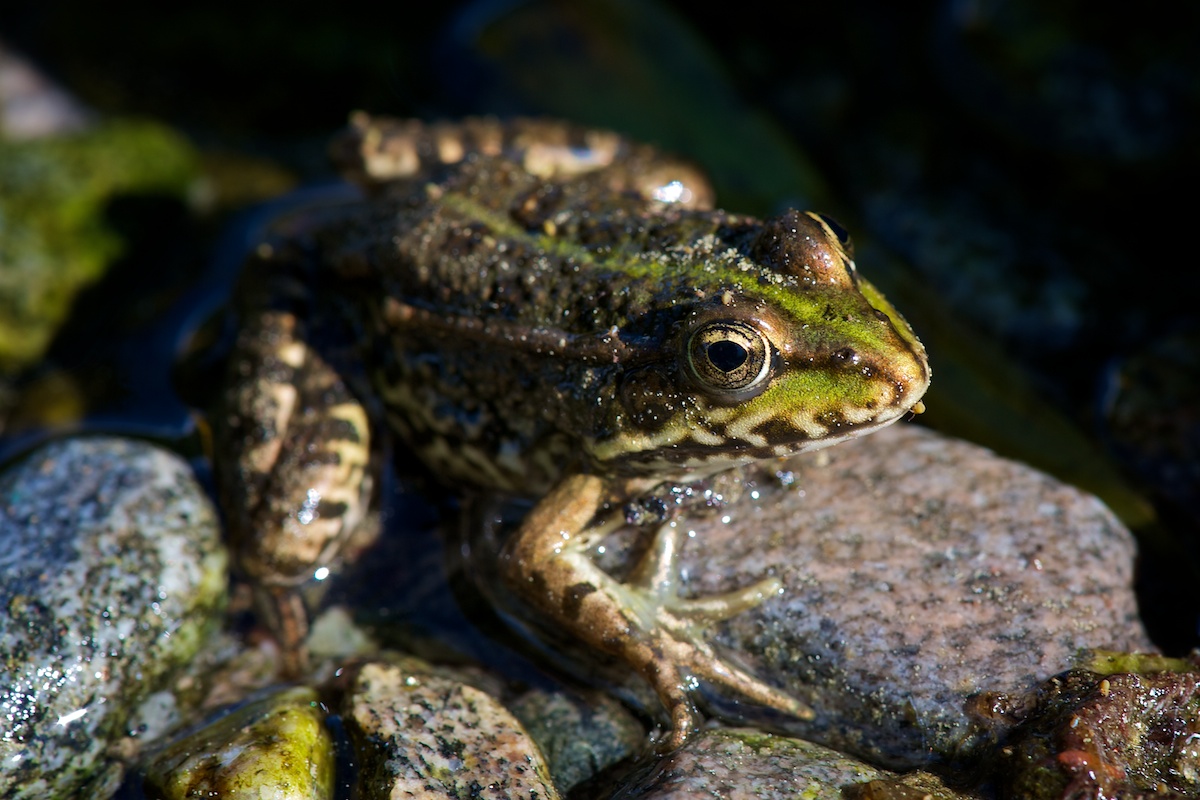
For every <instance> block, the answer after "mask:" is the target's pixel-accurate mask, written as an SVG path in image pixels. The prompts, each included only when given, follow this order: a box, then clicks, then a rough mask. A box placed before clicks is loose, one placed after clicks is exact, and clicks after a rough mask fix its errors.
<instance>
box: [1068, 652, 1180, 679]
mask: <svg viewBox="0 0 1200 800" xmlns="http://www.w3.org/2000/svg"><path fill="white" fill-rule="evenodd" d="M1078 666H1079V668H1080V669H1086V670H1089V671H1090V672H1096V673H1099V674H1101V675H1116V674H1118V673H1123V672H1132V673H1134V674H1138V675H1145V674H1147V673H1151V672H1195V671H1196V670H1197V665H1196V663H1195V662H1192V661H1189V660H1188V659H1185V658H1169V657H1167V656H1164V655H1160V654H1158V653H1121V652H1117V651H1113V650H1087V651H1085V652H1084V653H1082V654H1081V656H1080V659H1079V664H1078Z"/></svg>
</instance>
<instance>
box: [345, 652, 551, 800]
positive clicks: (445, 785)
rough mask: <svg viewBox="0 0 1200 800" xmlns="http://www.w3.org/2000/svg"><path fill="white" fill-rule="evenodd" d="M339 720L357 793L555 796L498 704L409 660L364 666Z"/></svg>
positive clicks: (540, 764) (371, 796)
mask: <svg viewBox="0 0 1200 800" xmlns="http://www.w3.org/2000/svg"><path fill="white" fill-rule="evenodd" d="M343 721H344V723H345V726H346V732H347V733H348V734H349V736H350V739H351V741H352V742H354V744H355V750H356V752H357V756H358V757H357V759H356V761H357V763H358V775H357V776H356V783H355V789H354V796H355V797H356V798H362V800H383V799H384V798H397V797H423V798H438V797H446V798H459V797H473V798H481V800H487V799H488V798H496V800H501V799H502V798H527V799H528V800H555V799H556V798H557V797H558V793H557V792H556V791H555V789H554V785H553V784H552V783H551V781H550V777H549V770H548V769H547V767H546V763H545V761H544V759H543V758H542V755H541V753H540V752H539V751H538V748H537V745H535V744H534V743H533V740H532V739H530V738H529V735H528V734H527V733H526V732H525V730H524V728H522V727H521V723H520V722H518V721H517V719H516V717H514V716H513V715H512V714H510V713H509V712H508V711H507V710H506V709H505V708H504V706H502V705H501V704H500V702H499V701H497V700H496V699H495V698H494V697H492V696H491V695H489V694H487V693H486V692H483V691H480V690H479V689H476V688H474V687H472V686H469V685H467V684H464V683H459V682H457V681H454V680H452V679H450V678H446V677H441V676H437V675H432V674H427V673H423V672H422V671H420V670H418V669H413V668H412V665H411V664H405V665H396V664H367V665H364V666H363V667H362V668H361V670H360V671H359V673H358V675H357V676H355V679H354V685H353V687H352V689H351V692H350V694H349V695H348V698H347V701H346V704H345V708H344V709H343Z"/></svg>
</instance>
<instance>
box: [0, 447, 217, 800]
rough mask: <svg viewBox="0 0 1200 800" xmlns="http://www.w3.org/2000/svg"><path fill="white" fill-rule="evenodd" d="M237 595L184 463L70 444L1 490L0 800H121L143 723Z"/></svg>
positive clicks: (36, 459) (31, 461) (50, 451)
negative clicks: (136, 724) (139, 716)
mask: <svg viewBox="0 0 1200 800" xmlns="http://www.w3.org/2000/svg"><path fill="white" fill-rule="evenodd" d="M225 584H226V556H225V552H224V550H223V549H222V546H221V543H220V536H219V531H218V527H217V521H216V517H215V514H214V511H213V509H212V507H211V504H210V503H209V501H208V498H207V497H206V495H205V494H204V492H203V490H202V489H201V488H200V486H199V485H198V484H197V483H196V481H195V480H194V478H193V477H192V474H191V471H190V470H189V468H188V466H187V465H186V464H185V463H184V462H183V461H182V460H181V459H179V458H178V457H177V456H175V455H173V454H170V453H167V452H165V451H163V450H161V449H159V448H156V447H153V446H151V445H148V444H145V443H142V442H137V441H131V440H124V439H116V438H100V437H97V438H79V439H69V440H64V441H60V442H56V443H53V444H50V445H47V446H45V447H42V448H41V449H39V450H37V451H36V452H34V453H33V454H32V455H30V456H29V457H27V458H26V459H24V460H23V461H21V462H19V463H18V464H16V465H15V466H13V467H11V468H10V469H9V470H7V471H6V472H5V473H4V474H3V475H2V476H0V608H2V609H3V613H0V654H2V656H0V670H2V675H0V728H2V729H0V797H5V798H26V797H28V798H57V797H84V796H86V797H106V796H108V794H109V793H111V791H112V790H113V788H114V787H115V786H116V785H117V783H118V782H119V781H120V779H121V775H122V772H123V766H122V764H121V763H120V761H118V760H116V759H115V758H114V757H112V756H111V755H110V753H115V752H129V751H130V750H136V748H137V746H138V742H137V739H136V734H137V731H130V730H128V720H129V717H130V715H131V714H132V713H133V711H134V709H135V707H136V706H137V705H138V704H139V703H140V702H142V700H144V699H145V698H146V697H147V696H148V695H150V693H151V692H153V691H154V690H156V689H157V688H159V687H160V686H161V685H162V684H163V683H165V681H166V679H167V678H168V677H169V675H170V674H171V673H172V672H173V671H174V670H175V669H176V668H177V667H178V666H179V665H181V664H183V663H185V662H187V661H188V660H189V659H191V658H192V656H193V655H194V654H195V653H196V651H197V649H198V648H199V647H200V646H201V644H202V643H203V641H204V638H205V636H207V634H208V632H209V630H210V629H211V627H212V626H213V623H215V622H216V621H217V619H219V616H220V609H221V605H222V602H223V599H224V594H225ZM127 737H133V738H132V739H131V738H127Z"/></svg>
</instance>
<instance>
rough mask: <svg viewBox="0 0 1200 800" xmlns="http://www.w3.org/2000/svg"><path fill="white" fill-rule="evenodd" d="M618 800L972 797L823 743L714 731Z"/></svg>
mask: <svg viewBox="0 0 1200 800" xmlns="http://www.w3.org/2000/svg"><path fill="white" fill-rule="evenodd" d="M615 796H616V797H618V798H633V797H637V798H640V800H708V799H709V798H711V800H718V798H719V799H720V800H776V799H778V800H784V798H795V797H803V798H809V799H811V800H846V798H855V797H862V798H868V797H870V798H904V799H905V800H907V798H926V799H927V800H951V799H952V798H961V797H967V796H968V795H960V794H956V793H955V792H952V791H951V790H949V789H947V788H946V787H945V786H943V785H942V784H941V782H940V781H939V780H938V779H937V778H935V777H933V776H931V775H917V776H900V775H896V774H894V773H890V772H887V771H885V770H881V769H878V768H877V767H873V766H871V765H869V764H864V763H863V762H861V761H858V760H856V759H854V758H851V757H849V756H846V755H843V754H841V753H838V752H836V751H833V750H830V749H829V748H826V747H822V746H821V745H819V744H813V743H812V742H806V741H804V740H802V739H792V738H788V737H786V736H772V735H771V734H767V733H762V732H761V731H755V730H750V729H745V728H730V729H717V730H709V731H705V732H704V733H702V734H700V735H699V736H697V737H696V738H694V739H692V740H691V741H689V742H688V743H687V744H686V745H685V746H684V747H683V748H682V749H680V750H678V751H676V752H674V753H671V754H670V755H669V756H666V757H664V758H663V759H662V760H661V761H659V762H658V764H657V766H656V767H655V768H654V769H653V770H652V771H651V772H650V773H649V774H647V775H646V776H645V777H644V778H642V779H641V780H638V781H634V782H631V783H630V784H629V785H627V786H626V787H625V788H624V789H623V790H622V791H621V792H620V793H619V794H617V795H615Z"/></svg>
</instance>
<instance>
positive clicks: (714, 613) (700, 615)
mask: <svg viewBox="0 0 1200 800" xmlns="http://www.w3.org/2000/svg"><path fill="white" fill-rule="evenodd" d="M782 591H783V584H782V583H781V582H780V581H779V579H778V578H763V579H762V580H760V581H758V582H757V583H752V584H750V585H749V586H746V587H744V588H742V589H734V590H733V591H732V592H725V593H724V594H710V595H706V596H704V597H695V598H681V597H672V598H665V599H664V600H663V606H664V607H665V608H667V609H668V610H669V611H670V612H671V614H672V616H675V617H679V618H680V619H683V620H687V621H688V622H690V623H692V624H694V625H699V626H703V625H709V624H712V623H714V622H722V621H724V620H727V619H729V618H730V617H735V616H737V615H738V614H741V613H742V612H744V611H749V610H750V609H752V608H757V607H758V606H760V605H762V604H763V603H764V602H766V601H767V600H768V599H769V598H771V597H774V596H776V595H778V594H780V593H781V592H782Z"/></svg>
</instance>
